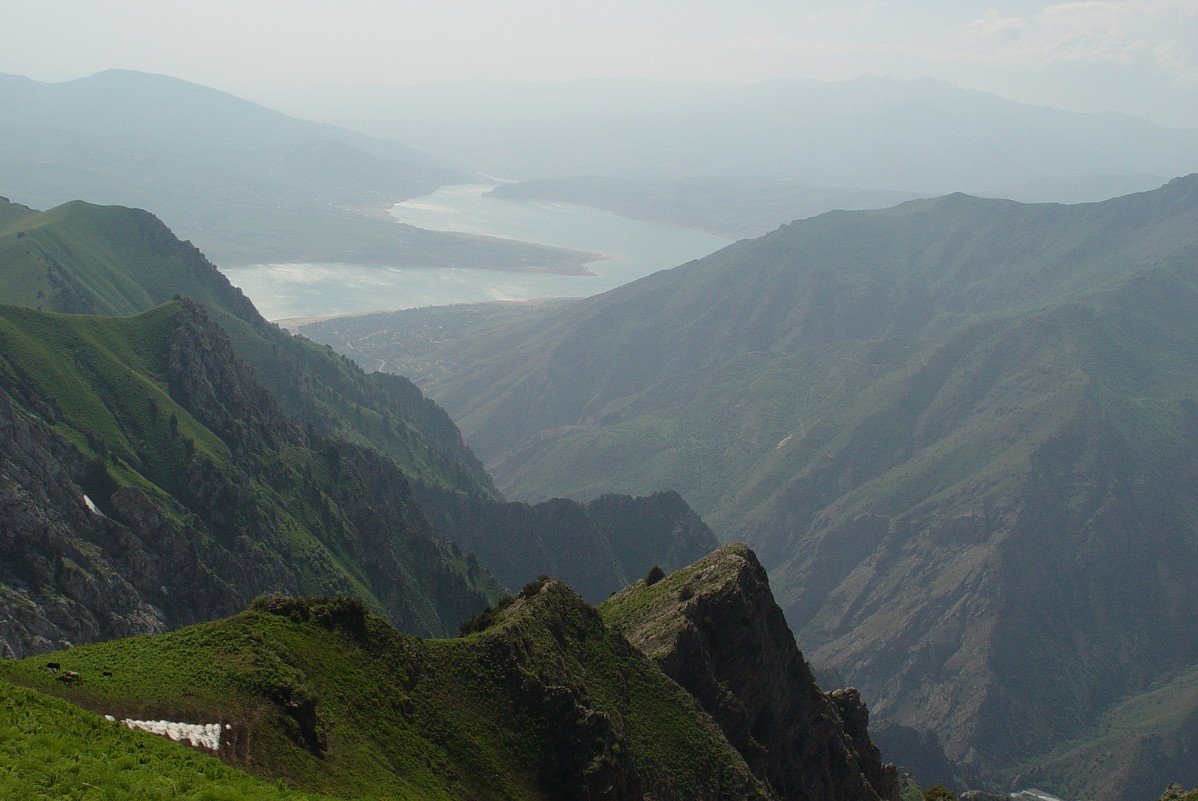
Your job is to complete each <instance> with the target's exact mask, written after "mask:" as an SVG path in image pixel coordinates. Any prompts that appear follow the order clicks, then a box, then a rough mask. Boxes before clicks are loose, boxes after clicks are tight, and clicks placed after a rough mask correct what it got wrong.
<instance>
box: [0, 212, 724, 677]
mask: <svg viewBox="0 0 1198 801" xmlns="http://www.w3.org/2000/svg"><path fill="white" fill-rule="evenodd" d="M0 299H3V300H5V301H8V302H11V303H14V304H24V306H25V307H24V308H22V307H20V306H16V305H14V306H2V307H0V310H2V311H0V317H2V319H3V331H4V335H3V340H4V342H3V349H2V351H0V360H2V362H0V364H2V365H3V368H2V369H0V389H2V391H3V401H4V403H3V408H4V415H3V417H4V426H5V430H6V432H7V434H8V436H6V437H5V439H4V442H3V448H4V460H3V461H2V462H0V474H2V475H3V477H4V484H3V488H4V492H3V496H4V508H5V516H4V519H5V527H4V537H5V543H6V546H5V547H6V553H8V554H9V556H10V559H9V560H8V561H6V563H5V565H4V568H3V576H2V581H0V585H2V586H3V593H4V599H5V600H4V603H3V605H2V606H0V610H2V612H0V616H2V618H3V621H4V625H3V647H4V652H5V653H6V654H7V655H9V656H22V655H26V654H30V653H37V652H40V651H45V650H47V649H48V648H51V647H62V646H64V645H67V644H80V643H82V642H88V641H94V640H98V639H108V638H111V637H115V636H127V635H130V634H136V633H149V632H156V631H163V630H165V629H169V628H175V627H178V626H180V625H186V624H189V623H193V622H198V621H201V620H206V619H211V618H212V617H216V616H220V615H226V614H231V613H233V612H235V611H237V610H238V609H241V608H243V607H244V606H245V605H246V604H248V603H249V601H250V600H251V599H252V598H253V597H254V596H256V595H258V594H261V593H263V592H287V593H289V594H325V595H328V594H336V593H344V594H347V595H353V596H355V597H358V598H360V599H361V600H362V601H364V602H365V603H366V604H367V605H368V606H369V608H370V609H371V610H372V611H375V612H377V613H379V614H383V615H385V616H386V617H387V619H388V620H390V621H391V623H393V624H394V625H397V626H399V627H400V628H402V629H404V630H406V631H411V632H416V633H420V634H425V635H432V634H448V633H452V632H453V631H454V630H455V629H456V627H457V625H458V624H459V623H460V622H461V621H462V620H464V619H465V618H466V617H468V616H469V615H470V614H472V613H473V612H475V611H477V610H478V609H480V608H482V607H483V606H485V605H486V603H487V602H488V601H491V600H495V599H496V598H498V597H499V596H500V595H501V594H502V592H503V590H502V586H503V584H506V585H507V586H520V585H521V584H523V583H524V582H527V581H529V580H531V579H532V578H533V577H535V576H536V575H537V574H538V572H541V571H542V570H543V569H546V568H553V569H555V570H556V571H557V572H559V573H560V574H561V575H563V576H566V577H567V578H570V579H574V580H577V581H578V582H579V584H580V587H582V588H583V589H584V590H585V591H586V592H588V593H589V594H590V595H592V596H594V597H596V599H597V598H599V597H604V596H606V595H607V594H609V593H610V592H612V591H614V590H616V589H619V588H620V587H622V586H624V585H625V584H627V583H628V581H630V580H631V579H632V578H635V577H636V576H638V575H643V573H644V571H645V570H647V569H648V568H649V567H650V566H651V565H654V564H662V565H666V566H669V567H677V566H680V565H682V564H686V563H687V562H689V561H692V560H693V559H695V558H697V557H698V556H701V555H702V554H704V553H707V552H708V551H710V550H711V549H712V548H714V547H715V545H716V542H715V540H714V537H713V536H712V534H711V532H710V530H708V529H707V527H706V526H705V525H704V524H703V523H702V521H701V520H699V519H698V518H697V517H696V516H695V515H694V513H693V512H691V510H690V509H689V507H687V506H686V504H685V503H684V502H682V501H681V499H680V498H678V497H677V496H676V495H675V496H668V495H659V496H656V497H653V498H642V499H632V498H625V499H620V498H610V499H606V500H605V501H603V502H602V503H592V504H589V505H586V506H583V505H582V504H578V503H576V502H572V501H558V502H555V503H553V504H546V505H541V506H536V507H530V506H528V505H525V504H515V505H513V504H508V503H506V502H505V501H504V500H503V499H502V498H501V497H500V496H499V495H498V493H497V492H496V491H495V489H494V486H493V484H492V482H491V479H490V477H489V476H488V475H487V474H486V472H485V470H483V468H482V466H481V464H480V463H479V462H478V460H477V459H476V458H475V457H474V456H473V454H472V453H471V452H470V450H469V449H468V448H467V447H466V446H465V445H464V443H463V442H462V438H461V435H460V433H459V432H458V430H457V428H456V427H455V426H454V424H453V423H452V421H450V419H449V418H448V417H447V416H446V415H445V413H444V412H443V411H442V410H441V409H440V408H439V407H437V406H436V404H434V403H432V402H431V401H429V400H428V399H427V398H425V397H423V395H421V393H420V391H419V390H417V389H416V388H415V387H414V386H413V385H412V384H411V383H410V382H407V381H406V380H404V379H402V378H399V377H397V376H390V375H382V374H372V375H367V374H365V373H363V372H362V371H361V370H360V369H358V368H357V367H355V366H354V365H353V364H352V363H350V362H349V361H348V360H346V359H345V358H344V357H341V356H338V355H336V354H335V353H333V352H332V351H331V350H329V349H328V348H325V347H321V346H318V345H315V344H314V343H312V342H310V341H307V340H305V339H303V338H298V337H294V336H292V335H290V334H287V333H285V332H284V331H282V330H280V329H279V328H278V327H276V326H274V325H272V324H270V323H267V322H266V321H265V320H263V319H262V318H261V316H260V315H258V314H257V312H256V311H255V310H254V308H253V305H252V304H250V302H249V301H248V300H247V299H246V298H245V297H244V296H243V295H242V294H241V293H240V291H238V290H237V289H235V288H234V287H232V286H231V285H230V284H229V283H228V281H227V280H226V279H225V278H224V277H223V276H222V275H221V274H220V273H219V272H218V271H217V270H216V268H215V267H214V266H213V265H212V264H211V263H210V262H208V261H207V259H205V258H204V257H203V255H202V254H200V253H199V251H197V250H196V249H195V248H194V247H193V246H192V245H190V244H189V243H185V242H180V241H179V240H178V239H177V238H175V237H174V236H173V234H172V233H171V232H170V230H169V229H168V228H166V226H164V225H163V224H162V223H161V222H160V221H159V220H158V219H157V218H155V217H153V216H152V215H150V214H149V213H147V212H144V211H138V210H133V209H128V208H123V207H101V206H93V205H90V204H86V203H82V202H74V203H70V204H66V205H64V206H61V207H58V208H56V209H52V210H50V211H47V212H37V211H34V210H32V209H29V208H27V207H24V206H18V205H16V204H12V203H8V202H0ZM30 307H32V308H30ZM64 312H70V313H64ZM116 315H121V316H116ZM130 315H132V316H130ZM512 520H518V521H519V525H517V526H513V525H512V524H511V521H512ZM434 521H435V522H434ZM632 539H635V540H636V541H637V544H636V546H635V547H624V543H625V542H626V541H629V540H632ZM500 540H501V541H502V543H503V544H502V545H501V544H499V541H500ZM554 542H567V543H572V548H569V549H567V548H561V549H557V550H554V549H552V548H550V549H548V550H547V549H546V545H545V544H546V543H554ZM458 543H463V544H466V543H468V547H470V549H471V550H474V551H480V552H482V551H486V552H488V553H507V554H508V559H507V561H504V562H500V563H499V570H498V572H499V573H500V574H501V576H502V577H501V579H500V580H499V581H497V580H496V578H494V577H493V576H492V574H491V573H489V572H488V571H487V569H486V567H485V566H484V565H480V564H479V562H478V559H477V558H476V557H475V556H473V555H467V554H466V552H465V551H464V550H462V547H461V546H460V545H459V544H458ZM517 554H525V555H526V556H527V558H526V559H518V558H513V557H514V556H515V555H517ZM500 582H503V584H501V583H500Z"/></svg>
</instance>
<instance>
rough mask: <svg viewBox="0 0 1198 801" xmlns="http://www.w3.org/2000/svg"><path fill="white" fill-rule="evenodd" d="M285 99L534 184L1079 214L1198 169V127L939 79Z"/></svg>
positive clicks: (466, 88) (389, 92) (606, 85)
mask: <svg viewBox="0 0 1198 801" xmlns="http://www.w3.org/2000/svg"><path fill="white" fill-rule="evenodd" d="M272 102H273V103H274V104H275V105H278V106H280V107H282V108H286V109H288V110H290V111H291V112H292V113H296V114H300V115H302V116H307V117H311V118H314V119H322V120H325V121H329V122H337V123H338V124H341V125H347V126H350V127H353V128H354V129H356V130H362V131H368V132H370V133H372V134H374V135H376V136H386V137H389V138H394V139H397V140H399V141H402V142H407V143H409V144H411V145H414V146H416V147H422V148H425V149H427V150H430V151H431V152H436V153H437V154H438V155H440V156H442V157H443V158H446V159H449V160H450V161H452V162H454V163H456V164H459V165H461V166H463V167H465V168H468V169H473V170H477V171H479V172H483V173H486V174H489V175H496V176H499V177H502V178H510V179H518V180H530V179H546V178H555V179H561V178H572V177H579V176H600V177H605V178H624V179H637V180H642V181H644V180H659V179H660V180H667V179H678V178H712V177H734V176H737V177H756V178H770V179H786V180H792V181H799V182H802V183H804V184H806V185H808V186H825V187H841V188H846V187H847V188H857V189H869V190H898V191H908V192H918V193H923V194H943V193H947V192H957V191H965V192H971V193H974V194H1001V195H1004V196H1012V197H1015V198H1016V199H1020V200H1052V201H1060V202H1078V201H1083V200H1099V199H1103V198H1105V197H1112V196H1115V195H1118V194H1126V193H1128V192H1132V191H1141V190H1145V189H1149V188H1151V187H1152V186H1156V185H1159V184H1161V183H1163V182H1164V181H1166V180H1168V179H1169V178H1172V177H1174V176H1177V175H1184V174H1186V173H1189V172H1193V171H1195V170H1196V169H1198V164H1196V163H1195V160H1196V159H1198V156H1196V155H1195V154H1196V153H1198V131H1195V130H1175V129H1168V128H1164V127H1161V126H1158V125H1155V124H1152V123H1149V122H1146V121H1144V120H1141V119H1136V118H1132V117H1126V116H1121V115H1117V114H1079V113H1072V112H1065V111H1060V110H1058V109H1051V108H1045V107H1037V106H1030V105H1026V104H1021V103H1015V102H1012V101H1008V100H1004V99H1002V98H999V97H996V96H994V95H989V94H986V93H982V92H974V91H967V90H963V89H959V88H957V87H954V86H952V85H950V84H946V83H943V82H939V81H933V80H929V79H922V80H914V81H900V80H893V79H884V78H872V77H861V78H857V79H855V80H852V81H838V82H822V81H798V80H774V81H764V82H761V83H755V84H749V85H744V86H730V85H715V84H697V83H694V84H687V83H658V82H651V81H631V80H628V81H574V82H566V83H558V84H554V83H543V84H532V83H524V84H520V83H502V82H474V83H456V84H445V85H438V86H429V87H406V88H405V87H379V88H354V87H341V88H338V89H336V90H319V89H312V90H308V91H305V92H296V93H294V94H292V95H290V96H287V95H284V94H282V93H278V94H277V95H275V96H274V97H273V98H272ZM1133 143H1134V146H1132V145H1133ZM1096 176H1108V177H1109V178H1108V179H1098V178H1096ZM1113 176H1119V177H1118V178H1113ZM1149 176H1151V177H1149ZM1079 178H1082V179H1084V180H1083V181H1082V182H1081V183H1080V185H1079V184H1078V183H1077V182H1076V180H1075V179H1079ZM1059 179H1074V180H1070V181H1064V180H1059ZM1087 182H1089V183H1091V184H1093V185H1092V186H1086V183H1087ZM1095 190H1098V191H1099V192H1100V194H1094V192H1095ZM825 210H826V209H825ZM796 216H797V215H796ZM792 219H793V218H792Z"/></svg>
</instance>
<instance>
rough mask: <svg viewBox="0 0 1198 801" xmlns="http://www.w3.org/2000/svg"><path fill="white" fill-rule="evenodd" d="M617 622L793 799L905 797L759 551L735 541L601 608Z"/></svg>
mask: <svg viewBox="0 0 1198 801" xmlns="http://www.w3.org/2000/svg"><path fill="white" fill-rule="evenodd" d="M599 610H600V613H601V614H602V615H603V617H604V619H605V620H606V621H607V623H608V625H610V626H612V627H613V628H615V629H617V630H619V631H621V632H622V633H623V634H624V636H626V637H627V638H628V640H629V641H630V642H632V643H633V644H634V645H636V646H637V647H639V648H640V649H641V650H642V651H644V652H645V653H646V654H648V655H649V656H651V657H653V658H654V659H655V660H656V661H657V663H658V664H659V665H660V666H661V667H662V669H663V670H665V672H666V673H667V674H668V675H669V676H670V677H671V678H673V679H674V680H675V681H677V682H678V683H679V684H681V685H682V686H683V687H685V688H686V689H687V690H688V691H689V692H690V693H691V694H692V695H694V696H695V697H696V698H698V699H699V702H700V703H701V704H702V705H703V708H704V709H706V710H707V712H708V714H710V715H711V716H712V717H713V718H715V720H716V721H717V722H718V723H719V724H720V726H721V728H723V729H724V732H725V734H727V736H728V740H729V741H730V742H731V743H732V744H733V745H734V746H735V747H736V748H737V750H738V751H740V753H741V755H742V756H743V757H744V758H745V761H746V762H747V763H748V764H749V767H750V768H751V769H752V770H753V772H754V773H755V774H756V775H757V776H758V777H760V778H762V779H764V780H765V781H768V782H769V783H770V785H771V786H772V787H773V788H774V789H775V790H776V791H777V792H778V793H779V795H780V796H781V797H782V798H784V799H792V798H793V799H798V798H803V799H812V801H816V800H817V799H818V800H822V799H827V801H831V799H837V798H859V799H873V800H874V801H877V800H878V799H897V797H898V782H897V776H896V773H895V769H894V767H893V766H888V765H883V764H882V761H881V755H880V754H879V752H878V749H877V748H876V747H875V746H874V744H873V743H872V742H871V741H870V739H869V736H868V734H867V732H866V725H867V723H868V713H867V712H866V710H865V706H864V704H862V703H860V698H859V696H858V695H856V693H855V692H854V693H848V694H845V693H842V694H841V695H839V696H827V695H825V694H824V693H822V692H821V691H820V689H819V686H818V685H817V684H816V682H815V678H814V676H813V675H812V674H811V670H810V668H809V667H808V666H807V662H806V660H804V659H803V655H802V654H801V653H800V652H799V649H798V646H797V645H796V644H795V640H794V635H793V634H791V631H790V628H789V627H788V626H787V625H786V620H785V618H784V617H783V615H782V610H781V609H780V608H779V607H778V604H777V603H776V602H775V601H774V596H773V594H772V593H771V592H770V588H769V579H768V577H767V575H766V572H765V568H763V567H762V566H761V562H759V561H758V559H757V556H756V554H754V553H753V551H752V550H750V549H749V548H748V546H746V545H743V544H741V543H733V544H731V545H726V546H724V547H723V548H720V549H719V550H717V551H715V552H714V553H712V554H710V555H708V556H706V557H704V558H703V559H700V560H699V561H698V562H696V563H694V564H693V565H691V566H690V567H687V568H683V569H682V570H678V571H676V572H674V573H672V574H670V575H669V576H665V577H663V578H661V579H660V580H658V581H652V577H651V576H646V578H644V579H642V580H640V581H638V582H636V583H635V584H633V585H632V586H630V587H628V588H627V589H625V590H624V591H622V592H619V593H617V594H616V595H614V596H612V598H610V599H609V600H607V601H606V602H604V603H603V604H601V605H600V606H599Z"/></svg>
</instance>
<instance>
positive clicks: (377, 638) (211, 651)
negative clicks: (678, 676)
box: [0, 580, 766, 799]
mask: <svg viewBox="0 0 1198 801" xmlns="http://www.w3.org/2000/svg"><path fill="white" fill-rule="evenodd" d="M48 660H52V661H55V662H57V663H59V664H60V666H61V670H62V671H74V672H76V673H78V674H79V675H80V677H81V678H80V679H79V680H78V681H76V682H74V683H71V684H69V685H67V684H64V683H63V682H61V681H57V680H56V678H55V676H56V675H61V674H54V673H51V672H50V671H47V670H46V669H45V668H44V665H45V664H46V662H47V661H48ZM0 677H2V678H4V679H7V680H8V681H11V682H13V683H16V684H19V685H23V686H27V687H30V688H32V689H35V690H38V691H39V692H43V693H49V694H53V695H59V696H62V697H63V698H66V699H67V700H70V701H72V702H73V703H75V704H78V705H80V706H82V707H85V708H87V709H92V710H95V711H97V712H102V713H105V714H112V715H114V716H116V717H134V718H138V719H163V720H183V721H191V720H194V721H197V722H201V721H202V722H210V721H219V722H221V723H223V724H228V725H229V726H231V729H229V730H228V734H227V738H228V744H227V745H222V747H221V750H220V752H219V756H220V757H221V759H222V760H225V761H226V762H229V763H230V764H232V765H234V766H238V767H243V768H244V769H245V770H247V771H249V772H251V773H253V774H255V775H258V776H259V777H261V778H264V779H266V780H278V779H284V780H286V782H287V783H288V785H290V786H292V787H295V788H298V789H300V790H303V791H307V792H327V793H333V794H336V795H338V796H340V797H344V798H410V799H426V798H427V799H455V798H465V797H487V798H496V799H500V798H513V799H520V798H527V799H536V798H548V797H568V796H569V797H574V796H576V795H578V794H585V792H586V791H587V788H591V789H598V788H603V787H612V786H615V787H620V786H622V785H621V783H624V784H625V786H636V785H637V783H639V786H641V787H642V788H643V789H644V790H645V791H646V793H653V794H655V795H657V796H658V797H668V796H669V794H671V793H674V794H677V795H678V796H680V797H689V798H757V797H761V798H765V797H766V795H765V793H764V790H762V788H760V786H759V785H757V784H756V783H755V782H754V780H753V779H752V777H751V776H750V775H749V774H748V771H747V769H746V768H745V767H744V764H743V762H742V761H740V759H739V757H738V756H737V755H736V754H735V752H733V751H732V750H731V748H730V746H728V745H727V742H726V741H725V740H724V739H723V736H722V735H721V734H720V733H719V731H718V729H716V728H715V727H714V726H713V725H712V724H711V722H710V720H708V719H706V718H705V716H704V715H702V713H701V712H699V710H698V708H697V707H696V705H695V703H694V701H693V699H690V698H689V697H688V696H687V695H686V694H685V693H684V692H682V691H681V690H680V689H679V688H678V687H677V685H675V684H674V683H673V682H671V681H670V680H669V679H667V678H666V677H665V676H664V675H663V674H661V673H660V671H658V670H657V668H655V667H654V666H653V665H652V663H651V662H649V661H648V660H647V659H646V658H645V657H643V656H642V655H640V654H639V653H638V652H636V651H635V650H633V649H632V648H630V647H629V646H628V645H627V643H626V642H624V640H623V638H621V637H620V636H619V635H616V634H613V633H611V632H610V631H608V630H606V629H605V628H604V627H603V625H602V624H601V623H600V621H599V618H598V616H597V615H596V614H595V613H594V611H593V610H591V609H590V608H589V607H587V606H586V605H585V604H584V603H583V602H582V601H581V599H579V598H578V597H577V596H576V595H574V594H573V593H572V592H571V591H570V590H569V589H568V588H566V587H565V586H564V585H562V584H561V583H560V582H556V581H551V580H546V581H538V582H534V583H532V584H530V585H529V586H528V587H526V588H525V589H524V590H523V591H522V592H521V593H520V595H519V596H518V597H517V598H516V599H515V600H514V601H513V602H511V603H510V604H509V605H507V606H506V607H505V608H504V609H503V610H502V611H501V612H500V613H499V614H498V616H497V619H496V620H495V621H494V623H493V624H492V625H491V626H490V627H489V628H487V629H486V630H485V631H483V632H481V633H475V634H472V635H470V636H468V637H466V638H462V639H454V640H421V639H418V638H415V637H410V636H405V635H402V634H400V633H398V632H397V631H395V630H394V629H392V628H391V627H390V626H388V625H387V624H386V623H384V622H383V621H382V620H380V619H378V618H376V617H373V616H371V615H368V614H366V613H365V609H364V607H362V605H361V604H359V603H356V602H353V601H350V600H347V599H342V600H323V599H299V600H297V599H284V598H274V597H266V598H261V599H259V600H258V601H256V602H255V603H254V604H253V607H252V608H251V609H250V610H248V611H246V612H244V613H242V614H239V615H237V616H235V617H233V618H229V619H227V620H221V621H216V622H213V623H206V624H201V625H197V626H192V627H189V628H185V629H181V630H179V631H176V632H172V633H168V634H162V635H156V636H151V637H139V638H134V639H129V640H118V641H112V642H105V643H97V644H94V645H89V646H81V647H77V648H73V649H70V650H68V651H62V652H59V653H55V654H53V655H51V656H39V657H33V658H30V659H26V660H23V661H21V662H15V663H12V662H9V663H0ZM100 722H101V723H102V721H100ZM96 725H98V724H96Z"/></svg>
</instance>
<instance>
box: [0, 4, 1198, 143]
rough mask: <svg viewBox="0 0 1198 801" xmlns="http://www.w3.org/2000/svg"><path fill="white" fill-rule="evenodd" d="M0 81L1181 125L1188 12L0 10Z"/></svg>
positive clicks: (1006, 8) (1194, 42)
mask: <svg viewBox="0 0 1198 801" xmlns="http://www.w3.org/2000/svg"><path fill="white" fill-rule="evenodd" d="M0 18H2V19H3V20H4V28H5V36H4V46H3V48H0V72H9V73H15V74H19V75H27V76H29V77H31V78H36V79H38V80H44V81H61V80H68V79H71V78H78V77H82V76H84V75H89V74H91V73H94V72H98V71H100V70H104V69H109V68H113V67H120V68H127V69H137V70H143V71H146V72H158V73H163V74H167V75H173V76H176V77H179V78H184V79H186V80H190V81H194V82H196V83H201V84H205V85H208V86H214V87H216V88H219V89H224V90H227V91H231V92H234V93H236V94H241V95H243V96H247V97H251V98H253V96H254V94H255V92H258V91H265V90H270V89H274V88H293V87H297V86H301V85H305V84H308V85H311V84H315V85H343V84H388V83H435V82H442V81H454V80H461V79H475V78H488V79H511V80H542V81H544V80H564V79H571V78H594V77H643V78H653V79H661V80H699V81H721V82H730V83H747V82H751V81H756V80H761V79H765V78H778V77H807V78H819V79H829V80H835V79H844V78H851V77H854V76H856V75H860V74H872V75H890V76H893V77H896V78H913V77H918V76H923V75H928V76H931V77H934V78H940V79H943V80H947V81H950V82H952V83H955V84H958V85H960V86H965V87H969V88H975V89H982V90H986V91H992V92H996V93H998V94H1001V95H1003V96H1006V97H1010V98H1013V99H1016V100H1024V101H1028V102H1033V103H1043V104H1047V105H1055V106H1059V107H1062V108H1069V109H1076V110H1086V111H1090V110H1116V111H1126V112H1128V113H1133V114H1138V115H1141V116H1146V117H1149V118H1151V119H1154V120H1157V121H1158V122H1164V123H1166V124H1172V125H1191V126H1198V0H1079V1H1078V2H1054V3H1047V2H1033V0H999V1H997V2H977V1H976V0H907V1H905V2H887V1H886V0H876V2H864V3H859V4H856V5H852V4H846V3H834V2H828V1H827V0H736V2H732V1H731V0H604V2H596V1H595V0H590V2H586V3H576V2H570V0H504V2H488V0H422V2H419V3H415V2H406V0H405V1H403V2H396V1H395V0H391V1H390V2H388V1H386V0H337V1H336V2H332V1H331V0H330V1H328V2H325V1H324V0H200V1H198V2H196V1H193V2H175V0H74V1H70V0H38V2H34V3H30V2H27V1H26V0H21V1H20V2H17V1H16V0H0Z"/></svg>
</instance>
